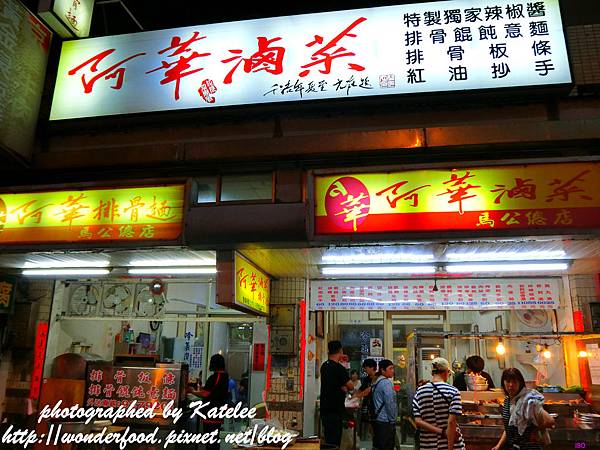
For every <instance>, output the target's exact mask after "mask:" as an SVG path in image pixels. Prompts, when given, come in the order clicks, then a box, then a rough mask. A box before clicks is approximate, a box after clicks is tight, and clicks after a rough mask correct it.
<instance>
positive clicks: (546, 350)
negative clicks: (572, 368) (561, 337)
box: [542, 344, 552, 359]
mask: <svg viewBox="0 0 600 450" xmlns="http://www.w3.org/2000/svg"><path fill="white" fill-rule="evenodd" d="M542 355H543V356H544V358H546V359H550V358H552V352H550V349H549V348H548V344H544V351H543V352H542Z"/></svg>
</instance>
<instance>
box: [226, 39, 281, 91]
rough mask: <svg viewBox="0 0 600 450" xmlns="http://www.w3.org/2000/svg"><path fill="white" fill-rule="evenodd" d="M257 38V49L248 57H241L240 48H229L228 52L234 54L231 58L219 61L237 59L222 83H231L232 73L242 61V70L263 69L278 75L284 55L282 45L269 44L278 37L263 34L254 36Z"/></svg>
mask: <svg viewBox="0 0 600 450" xmlns="http://www.w3.org/2000/svg"><path fill="white" fill-rule="evenodd" d="M256 39H257V40H258V51H256V52H255V53H254V54H252V55H251V56H250V57H249V58H243V57H242V50H240V49H236V50H229V53H232V54H233V55H235V56H232V57H231V58H227V59H223V60H222V61H221V62H223V63H228V62H231V61H235V60H236V59H237V60H239V61H238V62H237V63H236V64H235V65H234V66H233V68H232V69H231V70H230V71H229V73H228V74H227V75H226V76H225V79H224V80H223V83H224V84H231V82H232V80H233V73H234V72H235V71H236V69H237V68H238V67H239V65H240V64H241V63H242V62H243V63H244V72H246V73H250V72H260V71H261V70H264V71H266V72H269V73H271V74H273V75H279V74H280V73H281V72H283V57H284V55H285V48H284V47H277V46H275V45H274V46H271V44H272V43H273V42H275V41H280V40H281V38H280V37H275V38H273V39H267V38H266V37H264V36H260V37H258V38H256Z"/></svg>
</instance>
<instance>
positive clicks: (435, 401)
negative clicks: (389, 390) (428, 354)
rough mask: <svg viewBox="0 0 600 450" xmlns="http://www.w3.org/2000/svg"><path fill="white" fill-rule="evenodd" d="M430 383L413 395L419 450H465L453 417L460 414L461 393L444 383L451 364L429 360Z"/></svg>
mask: <svg viewBox="0 0 600 450" xmlns="http://www.w3.org/2000/svg"><path fill="white" fill-rule="evenodd" d="M432 366H433V370H432V371H431V374H432V375H433V379H432V381H430V382H428V383H426V384H424V385H423V386H421V387H420V388H419V389H417V392H416V393H415V397H414V399H413V415H414V417H415V422H416V424H417V427H419V428H420V429H421V434H420V440H419V443H420V449H421V450H448V449H454V450H465V443H464V441H463V438H462V436H461V434H460V430H459V428H458V425H457V421H456V417H457V416H460V415H461V414H462V402H461V399H460V393H459V391H458V389H456V388H455V387H454V386H450V385H449V384H447V381H448V377H449V376H450V364H449V363H448V361H447V360H445V359H444V358H435V359H434V360H433V361H432Z"/></svg>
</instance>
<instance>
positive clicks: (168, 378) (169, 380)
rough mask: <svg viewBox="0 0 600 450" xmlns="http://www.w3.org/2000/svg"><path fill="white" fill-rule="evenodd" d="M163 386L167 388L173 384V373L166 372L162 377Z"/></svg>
mask: <svg viewBox="0 0 600 450" xmlns="http://www.w3.org/2000/svg"><path fill="white" fill-rule="evenodd" d="M163 384H166V385H168V386H170V385H172V384H175V375H174V374H173V372H167V373H165V374H164V375H163Z"/></svg>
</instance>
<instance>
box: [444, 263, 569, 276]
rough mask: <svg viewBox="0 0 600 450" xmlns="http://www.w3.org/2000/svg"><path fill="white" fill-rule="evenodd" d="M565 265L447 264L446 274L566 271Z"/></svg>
mask: <svg viewBox="0 0 600 450" xmlns="http://www.w3.org/2000/svg"><path fill="white" fill-rule="evenodd" d="M568 268H569V264H567V263H557V262H551V263H541V262H540V263H506V264H449V265H447V266H446V272H448V273H465V272H537V271H559V270H567V269H568Z"/></svg>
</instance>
